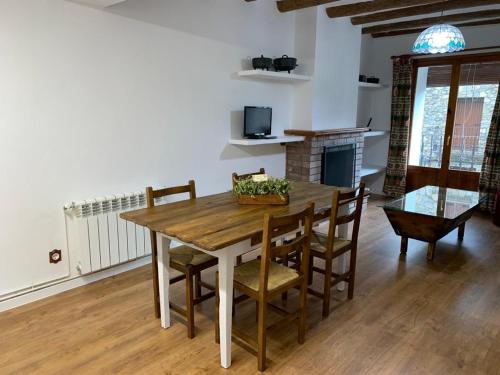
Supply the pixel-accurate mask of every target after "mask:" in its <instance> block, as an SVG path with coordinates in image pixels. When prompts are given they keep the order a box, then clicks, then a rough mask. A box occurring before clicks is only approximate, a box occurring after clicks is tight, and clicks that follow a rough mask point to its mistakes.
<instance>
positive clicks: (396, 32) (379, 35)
mask: <svg viewBox="0 0 500 375" xmlns="http://www.w3.org/2000/svg"><path fill="white" fill-rule="evenodd" d="M451 24H452V25H453V26H456V27H459V28H462V27H472V26H482V25H498V24H500V18H493V19H490V20H482V21H474V22H464V23H451ZM425 29H426V28H425V27H422V28H419V29H406V30H393V31H385V32H382V33H374V34H372V37H374V38H385V37H388V36H397V35H407V34H420V33H421V32H422V31H424V30H425Z"/></svg>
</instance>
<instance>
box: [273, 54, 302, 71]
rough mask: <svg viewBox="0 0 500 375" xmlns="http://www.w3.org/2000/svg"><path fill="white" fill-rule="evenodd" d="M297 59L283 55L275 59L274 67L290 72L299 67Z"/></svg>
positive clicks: (277, 69)
mask: <svg viewBox="0 0 500 375" xmlns="http://www.w3.org/2000/svg"><path fill="white" fill-rule="evenodd" d="M297 66H298V65H297V59H296V58H295V57H288V56H287V55H283V56H282V57H279V58H277V59H274V69H276V71H277V72H288V73H290V72H291V71H292V70H294V69H295V68H296V67H297Z"/></svg>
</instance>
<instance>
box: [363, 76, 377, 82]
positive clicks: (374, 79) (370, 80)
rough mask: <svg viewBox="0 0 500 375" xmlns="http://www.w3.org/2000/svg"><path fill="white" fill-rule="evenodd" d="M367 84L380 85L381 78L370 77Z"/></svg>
mask: <svg viewBox="0 0 500 375" xmlns="http://www.w3.org/2000/svg"><path fill="white" fill-rule="evenodd" d="M366 82H368V83H379V82H380V78H377V77H374V76H370V77H368V78H367V79H366Z"/></svg>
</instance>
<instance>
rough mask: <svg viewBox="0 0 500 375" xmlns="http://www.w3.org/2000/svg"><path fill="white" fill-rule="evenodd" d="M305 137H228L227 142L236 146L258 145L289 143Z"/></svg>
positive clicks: (300, 140) (301, 140)
mask: <svg viewBox="0 0 500 375" xmlns="http://www.w3.org/2000/svg"><path fill="white" fill-rule="evenodd" d="M304 140H305V137H300V136H287V135H285V136H279V137H276V138H273V139H265V138H264V139H246V138H239V139H230V140H229V144H232V145H236V146H258V145H269V144H276V143H291V142H303V141H304Z"/></svg>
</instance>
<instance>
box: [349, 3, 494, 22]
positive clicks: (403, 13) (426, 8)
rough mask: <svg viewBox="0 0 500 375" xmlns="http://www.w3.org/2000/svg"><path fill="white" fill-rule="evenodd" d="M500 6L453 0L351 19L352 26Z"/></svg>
mask: <svg viewBox="0 0 500 375" xmlns="http://www.w3.org/2000/svg"><path fill="white" fill-rule="evenodd" d="M495 4H500V0H455V1H442V2H440V3H435V4H427V5H419V6H415V7H409V8H401V9H395V10H390V11H387V12H379V13H372V14H368V15H365V16H358V17H352V18H351V23H352V24H353V25H363V24H365V23H372V22H380V21H387V20H392V19H395V18H402V17H409V16H417V15H420V14H429V13H436V12H441V11H445V10H453V9H462V8H472V7H479V6H483V5H495Z"/></svg>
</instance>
